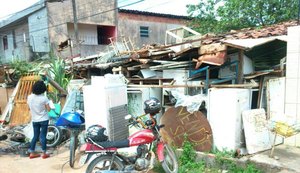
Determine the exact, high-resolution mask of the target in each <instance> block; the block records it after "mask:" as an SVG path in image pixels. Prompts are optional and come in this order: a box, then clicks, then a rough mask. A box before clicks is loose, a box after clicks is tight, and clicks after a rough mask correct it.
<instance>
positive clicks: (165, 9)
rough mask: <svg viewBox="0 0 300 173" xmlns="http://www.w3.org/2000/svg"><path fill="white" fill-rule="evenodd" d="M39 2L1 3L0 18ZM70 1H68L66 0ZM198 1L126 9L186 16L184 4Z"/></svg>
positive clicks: (156, 0) (164, 0)
mask: <svg viewBox="0 0 300 173" xmlns="http://www.w3.org/2000/svg"><path fill="white" fill-rule="evenodd" d="M2 1H3V0H2ZM38 1H39V0H8V1H5V3H3V2H2V3H1V6H0V18H3V17H5V16H7V15H9V14H12V13H15V12H17V11H20V10H23V9H25V8H27V7H29V6H30V5H32V4H34V3H36V2H38ZM67 1H70V0H67ZM137 1H139V0H119V6H123V5H126V4H130V3H132V2H137ZM198 1H199V0H144V1H143V2H139V3H137V4H135V5H132V6H130V7H126V8H127V9H134V10H142V11H150V12H157V13H167V14H175V15H186V8H185V5H186V4H196V3H197V2H198Z"/></svg>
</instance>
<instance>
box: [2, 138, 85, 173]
mask: <svg viewBox="0 0 300 173" xmlns="http://www.w3.org/2000/svg"><path fill="white" fill-rule="evenodd" d="M0 143H1V142H0ZM68 160H69V150H68V149H67V148H66V147H61V148H60V149H56V150H53V151H52V154H51V157H49V158H47V159H42V157H40V158H34V159H29V157H24V156H21V155H18V154H3V153H1V154H0V173H84V172H85V170H86V167H87V165H83V166H80V167H79V166H78V163H76V164H75V168H71V167H70V166H69V162H68Z"/></svg>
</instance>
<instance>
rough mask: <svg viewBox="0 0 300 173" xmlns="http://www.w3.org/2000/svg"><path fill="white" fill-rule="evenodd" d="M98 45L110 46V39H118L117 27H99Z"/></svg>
mask: <svg viewBox="0 0 300 173" xmlns="http://www.w3.org/2000/svg"><path fill="white" fill-rule="evenodd" d="M97 34H98V44H99V45H108V44H110V38H114V37H116V27H115V26H98V27H97Z"/></svg>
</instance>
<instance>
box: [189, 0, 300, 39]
mask: <svg viewBox="0 0 300 173" xmlns="http://www.w3.org/2000/svg"><path fill="white" fill-rule="evenodd" d="M298 7H299V1H298V0H256V1H249V0H200V1H199V3H198V4H197V5H189V6H188V13H189V15H190V16H192V17H194V19H193V21H192V23H191V27H192V28H193V29H195V30H196V31H198V32H200V33H202V34H205V33H209V32H210V33H222V32H227V31H230V30H236V29H241V28H247V27H261V26H266V25H271V24H275V23H279V22H283V21H287V20H292V19H297V17H298V15H299V14H298Z"/></svg>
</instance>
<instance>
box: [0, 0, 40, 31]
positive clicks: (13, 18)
mask: <svg viewBox="0 0 300 173" xmlns="http://www.w3.org/2000/svg"><path fill="white" fill-rule="evenodd" d="M44 7H45V3H44V1H39V2H37V3H35V4H33V5H32V6H30V7H28V8H26V9H24V10H22V11H19V12H17V13H15V14H13V15H12V16H10V17H9V18H7V19H4V20H2V21H0V29H1V28H5V27H6V26H8V25H10V24H12V23H14V22H17V21H20V19H22V18H24V17H26V16H28V15H30V14H32V13H34V12H36V11H38V10H40V9H41V8H44Z"/></svg>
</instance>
